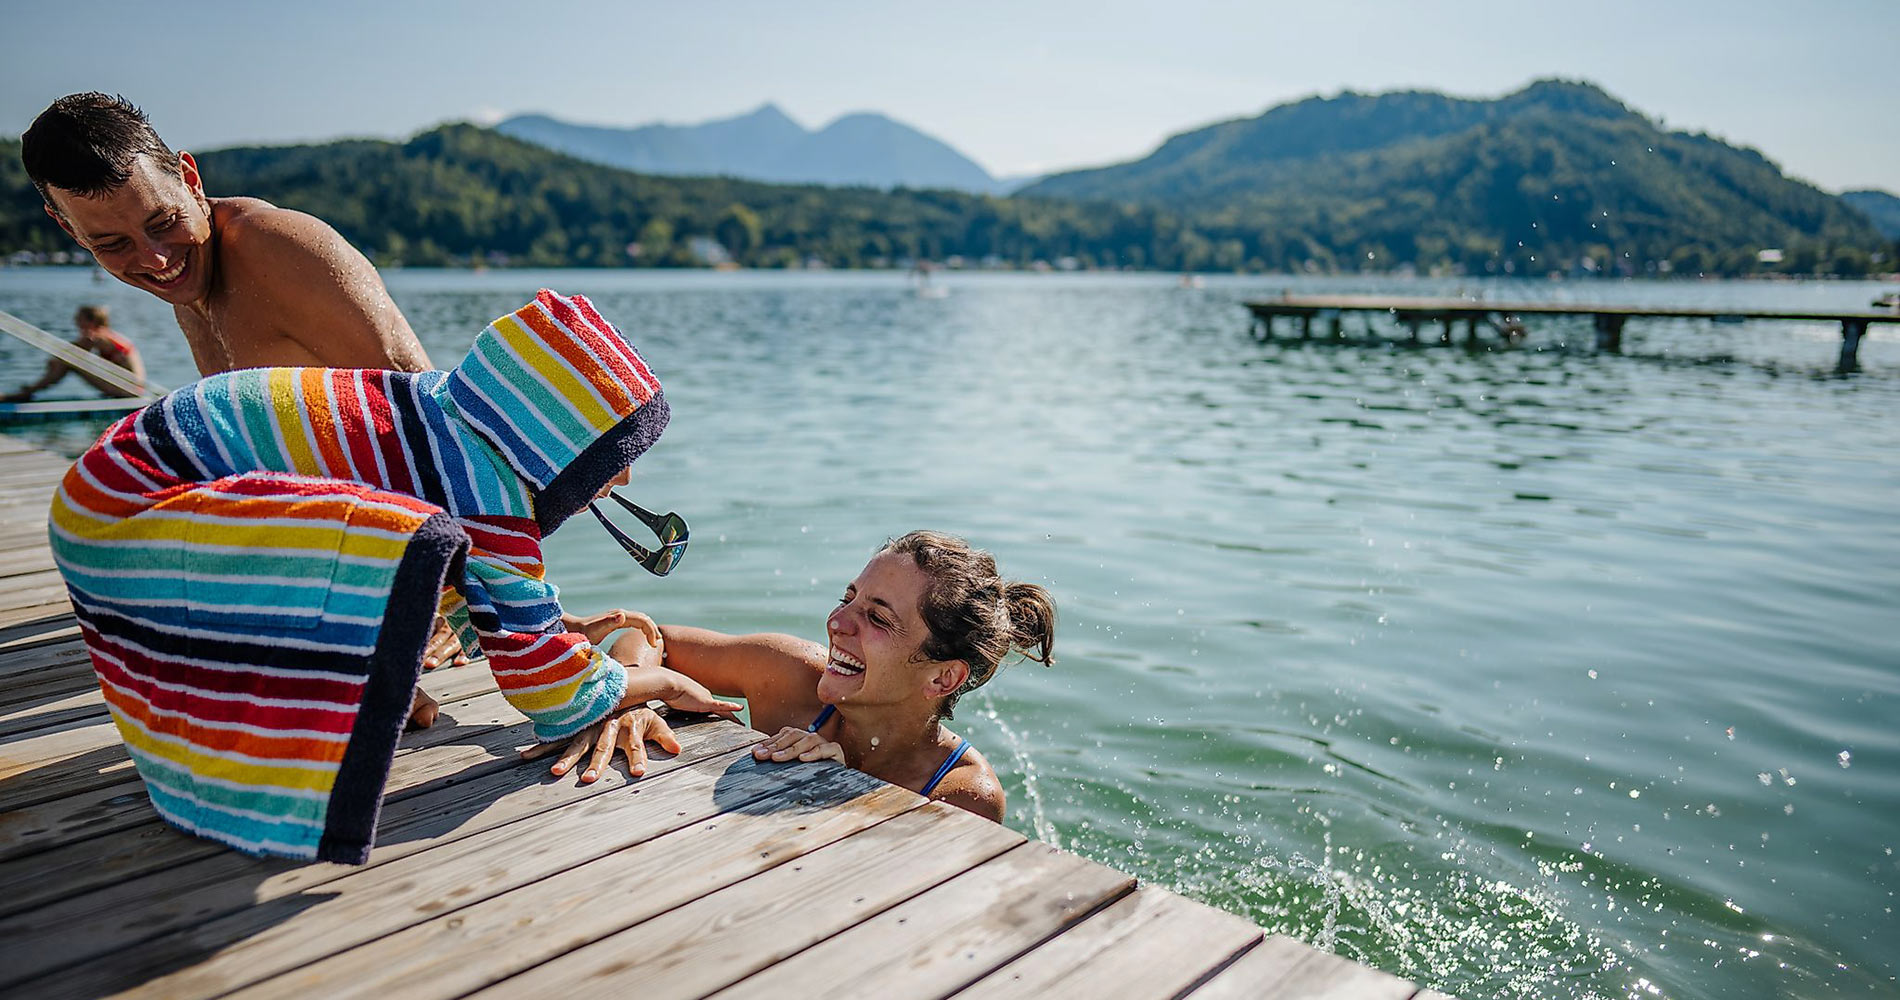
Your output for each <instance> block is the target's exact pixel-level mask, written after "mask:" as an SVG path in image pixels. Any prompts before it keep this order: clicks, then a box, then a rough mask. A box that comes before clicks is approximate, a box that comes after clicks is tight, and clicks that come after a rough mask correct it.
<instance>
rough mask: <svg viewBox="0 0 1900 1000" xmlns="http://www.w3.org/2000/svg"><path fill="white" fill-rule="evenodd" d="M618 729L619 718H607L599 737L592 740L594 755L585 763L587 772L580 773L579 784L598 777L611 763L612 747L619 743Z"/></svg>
mask: <svg viewBox="0 0 1900 1000" xmlns="http://www.w3.org/2000/svg"><path fill="white" fill-rule="evenodd" d="M620 728H621V727H620V717H619V716H617V715H610V716H608V717H607V721H606V724H605V725H604V727H603V728H602V729H601V730H600V735H599V737H598V738H596V739H595V740H594V754H593V756H592V757H590V758H589V759H588V761H587V770H585V771H583V772H581V784H583V785H585V784H587V783H589V782H591V781H593V780H594V779H596V778H598V777H600V774H601V772H602V771H603V770H605V769H606V767H607V765H608V764H611V763H613V759H614V746H615V745H616V744H617V743H618V742H619V739H618V738H619V736H620Z"/></svg>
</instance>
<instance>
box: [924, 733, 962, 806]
mask: <svg viewBox="0 0 1900 1000" xmlns="http://www.w3.org/2000/svg"><path fill="white" fill-rule="evenodd" d="M969 751H970V741H969V740H958V741H957V748H956V749H955V750H952V751H950V756H949V757H946V758H944V762H943V765H942V766H941V767H938V768H937V773H936V774H933V775H931V776H930V783H929V784H927V785H925V786H924V791H923V796H924V798H929V797H930V793H931V792H933V791H936V789H937V783H938V782H940V781H942V780H943V779H944V776H945V775H947V774H949V773H950V769H951V768H953V767H956V766H957V761H960V760H962V759H963V755H964V754H966V753H968V752H969Z"/></svg>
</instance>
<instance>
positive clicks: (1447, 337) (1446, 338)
mask: <svg viewBox="0 0 1900 1000" xmlns="http://www.w3.org/2000/svg"><path fill="white" fill-rule="evenodd" d="M1443 319H1444V323H1445V328H1444V329H1443V330H1441V331H1439V333H1438V342H1439V343H1441V344H1445V345H1448V346H1449V345H1450V344H1451V314H1450V313H1446V314H1445V315H1444V317H1443Z"/></svg>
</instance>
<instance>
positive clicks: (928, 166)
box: [494, 103, 1009, 194]
mask: <svg viewBox="0 0 1900 1000" xmlns="http://www.w3.org/2000/svg"><path fill="white" fill-rule="evenodd" d="M494 128H495V131H497V132H500V133H501V134H503V135H506V136H510V137H513V138H516V139H520V140H522V141H524V142H531V143H534V144H536V145H538V146H543V147H545V148H548V149H552V150H555V151H556V152H561V153H566V154H568V155H569V156H574V157H578V158H580V159H583V160H591V161H593V162H595V163H602V164H606V165H608V166H614V167H620V168H623V169H626V170H635V171H639V172H641V173H648V174H663V175H669V176H689V177H737V178H743V179H746V180H758V181H768V182H773V183H781V184H824V185H829V186H833V187H851V186H863V187H875V188H894V187H907V188H949V189H951V190H956V191H970V192H975V193H980V194H1001V193H1003V192H1004V191H1005V190H1006V189H1007V187H1008V186H1009V182H1006V181H998V180H997V179H996V178H994V177H991V176H990V174H989V172H988V171H986V170H984V169H983V168H982V167H981V166H979V165H978V164H977V163H976V162H975V161H974V160H971V159H970V158H969V157H967V156H964V155H963V154H962V153H960V152H958V151H957V150H956V149H954V148H952V147H951V146H950V145H949V144H948V143H946V142H943V141H942V140H940V139H936V138H934V137H932V136H930V135H927V134H925V133H923V132H921V131H919V130H917V129H915V128H912V127H910V126H909V125H905V124H904V123H902V122H899V121H895V120H893V119H891V118H887V117H885V116H884V115H880V114H874V113H870V112H860V113H857V114H849V115H845V116H843V117H841V118H838V119H837V120H836V121H833V122H831V123H830V124H829V125H826V126H825V127H824V128H822V129H819V130H817V131H815V132H814V131H810V130H808V129H806V128H805V127H804V126H802V125H800V124H798V123H797V122H796V121H793V120H792V118H791V117H790V116H789V115H787V114H785V112H784V111H782V110H780V109H779V107H778V106H777V105H775V104H769V103H768V104H765V105H762V106H761V107H759V108H757V109H755V110H753V111H750V112H747V113H746V114H742V115H737V116H734V117H731V118H721V119H716V120H713V121H707V122H701V123H699V124H696V125H664V124H654V125H641V126H637V127H632V128H616V127H611V126H600V125H577V124H574V123H571V122H566V121H562V120H560V119H557V118H553V117H551V116H548V115H539V114H536V115H516V116H514V117H512V118H509V119H507V120H505V121H503V122H501V123H499V124H497V125H496V126H495V127H494Z"/></svg>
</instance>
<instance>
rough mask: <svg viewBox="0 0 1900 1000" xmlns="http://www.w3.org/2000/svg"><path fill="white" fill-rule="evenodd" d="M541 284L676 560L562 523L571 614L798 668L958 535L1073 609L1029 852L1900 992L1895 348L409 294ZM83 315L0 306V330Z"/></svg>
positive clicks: (1849, 290) (1696, 972)
mask: <svg viewBox="0 0 1900 1000" xmlns="http://www.w3.org/2000/svg"><path fill="white" fill-rule="evenodd" d="M542 283H546V284H551V285H553V286H554V287H557V288H560V289H562V290H564V291H581V292H585V293H587V294H589V295H590V296H591V297H593V298H594V299H595V300H596V302H597V304H599V305H600V307H601V309H602V311H603V312H605V313H606V314H607V315H608V316H609V317H611V318H613V319H615V320H616V321H617V322H619V323H620V324H621V325H622V326H623V327H624V328H625V329H627V330H628V331H629V332H630V333H631V334H632V335H633V337H634V339H635V340H636V341H637V342H638V343H639V344H640V346H641V348H642V349H643V351H645V352H646V353H647V354H648V355H649V357H650V359H651V360H652V361H653V362H654V364H655V366H656V368H657V369H658V371H659V373H660V375H661V377H662V378H663V379H664V381H665V383H666V387H667V389H666V391H667V395H668V397H669V399H670V400H671V402H672V404H673V407H674V414H675V417H674V424H673V426H672V427H671V428H670V429H669V430H668V431H667V434H666V437H665V438H664V439H663V441H662V442H661V444H660V445H659V446H658V447H656V448H655V449H654V450H653V451H652V452H651V453H650V454H649V455H648V456H647V457H646V458H644V459H642V461H641V462H640V465H639V467H638V469H637V471H636V487H637V491H638V492H637V495H638V496H639V497H640V498H641V500H642V502H643V503H648V504H649V505H650V506H657V507H659V508H664V509H674V510H678V511H680V512H681V513H682V514H684V515H686V516H687V518H688V519H689V520H690V521H691V522H692V524H693V527H694V534H695V541H694V554H693V558H692V560H691V561H689V562H688V563H687V564H686V565H685V566H684V567H683V568H682V570H681V571H680V572H678V573H676V574H674V575H673V576H670V577H668V578H667V579H665V580H663V581H661V580H652V579H646V578H644V574H639V573H637V572H635V573H629V570H628V567H627V565H626V564H625V559H624V557H621V556H619V554H618V553H617V552H616V551H609V550H607V549H605V548H603V546H602V545H601V544H600V543H601V538H600V537H599V536H598V533H596V532H593V531H592V530H591V526H588V525H585V524H583V525H581V526H580V527H577V528H570V529H567V530H564V531H563V532H561V533H560V534H559V535H557V536H556V537H555V538H554V539H552V540H551V543H550V564H551V567H552V570H553V573H554V575H555V579H557V580H558V581H559V582H560V583H561V584H562V585H563V587H564V599H565V600H566V601H567V603H568V604H569V605H570V606H571V607H573V608H575V609H577V610H580V611H583V612H585V611H592V610H598V609H602V608H606V607H609V606H615V605H625V606H631V607H637V608H641V609H643V610H647V611H649V612H651V613H653V614H654V615H655V616H656V617H659V618H661V619H662V620H674V621H690V622H695V623H699V624H705V625H709V626H712V627H716V628H724V629H737V630H746V631H751V630H761V629H765V630H784V631H792V632H797V633H800V634H804V635H808V636H816V635H819V634H820V632H821V629H822V621H823V616H824V614H825V613H826V611H827V610H828V607H829V602H830V601H831V600H833V599H835V597H836V595H837V592H838V591H839V589H840V588H841V587H842V586H843V584H844V582H845V581H847V580H849V579H850V578H851V576H852V575H853V574H854V573H855V572H856V570H857V569H858V567H859V566H860V565H861V563H862V562H863V560H864V558H865V557H866V556H867V555H868V554H869V552H870V551H871V550H872V549H873V548H874V547H875V546H876V545H877V544H878V543H879V542H881V541H882V540H883V539H884V538H885V537H887V536H891V535H896V534H899V533H901V532H903V531H906V530H908V529H911V528H915V527H925V526H928V527H934V528H941V529H945V530H951V531H956V532H960V533H964V534H966V535H968V536H970V537H971V538H972V539H973V540H974V541H976V542H977V543H979V544H981V545H984V546H986V547H989V548H991V549H993V550H994V551H996V552H997V554H998V556H999V559H1000V560H1001V562H1002V565H1003V566H1004V568H1005V570H1006V571H1007V572H1010V573H1013V574H1018V575H1022V576H1026V577H1028V578H1030V579H1034V580H1039V581H1041V582H1044V583H1046V584H1048V585H1049V586H1050V587H1051V588H1052V589H1053V590H1054V592H1055V593H1056V595H1057V598H1058V600H1059V602H1060V604H1061V612H1062V623H1061V628H1060V634H1059V641H1058V651H1057V652H1058V658H1059V662H1058V663H1057V665H1056V666H1055V667H1054V668H1052V669H1046V670H1045V669H1043V668H1041V667H1038V666H1035V665H1028V666H1016V667H1012V668H1011V669H1009V670H1007V671H1005V672H1004V674H1003V675H1002V676H1001V677H1000V678H999V680H998V681H997V682H996V683H995V684H993V685H991V686H990V687H989V688H987V689H985V691H984V692H983V693H982V694H981V695H979V696H977V697H973V698H971V699H969V700H967V701H966V702H965V703H964V711H963V712H962V713H961V714H960V715H959V717H958V719H957V720H956V723H955V725H956V726H957V727H959V728H960V729H961V730H962V731H966V732H968V734H969V735H971V736H972V737H973V738H974V739H975V741H976V742H977V743H978V744H979V745H980V746H981V747H983V749H984V750H985V752H986V753H987V754H988V755H989V757H990V759H991V760H992V761H993V762H995V763H996V764H997V766H998V769H999V771H1001V772H1002V774H1003V776H1004V780H1005V782H1006V785H1007V787H1008V791H1009V795H1010V800H1011V823H1012V825H1013V826H1015V827H1017V828H1018V829H1021V830H1023V831H1025V832H1028V833H1031V834H1034V835H1036V836H1039V837H1042V838H1043V839H1045V840H1048V841H1050V842H1053V843H1059V844H1061V845H1062V846H1064V847H1066V848H1069V849H1071V850H1075V851H1079V852H1081V853H1083V854H1086V855H1088V856H1090V857H1093V858H1096V859H1098V860H1101V861H1104V862H1106V863H1109V864H1113V865H1115V866H1117V867H1120V868H1122V869H1124V870H1128V871H1132V872H1134V873H1135V874H1137V875H1139V876H1140V877H1142V878H1143V879H1145V880H1149V881H1153V882H1157V883H1160V884H1165V885H1169V886H1173V887H1175V888H1178V889H1180V890H1182V891H1184V892H1186V893H1188V894H1190V895H1193V896H1195V897H1196V898H1200V899H1203V900H1206V901H1208V902H1210V903H1213V904H1214V905H1217V906H1221V907H1224V908H1227V909H1230V910H1233V911H1235V912H1239V913H1243V914H1245V915H1247V916H1249V917H1250V918H1252V919H1254V920H1255V921H1257V922H1259V923H1261V924H1262V925H1264V926H1267V927H1268V928H1270V929H1273V930H1276V931H1282V932H1286V933H1291V934H1294V935H1297V936H1300V937H1303V938H1306V939H1308V940H1311V941H1316V942H1318V943H1320V944H1321V945H1322V946H1324V947H1328V948H1331V949H1334V950H1336V951H1339V952H1341V953H1342V954H1346V955H1349V956H1352V957H1354V958H1358V959H1361V960H1364V961H1366V962H1368V963H1370V964H1372V965H1375V966H1378V967H1380V968H1384V969H1388V970H1390V971H1393V972H1396V973H1399V974H1401V975H1405V976H1408V977H1413V978H1417V979H1419V980H1421V981H1424V982H1427V983H1430V984H1432V985H1434V986H1438V987H1440V988H1443V989H1446V990H1447V991H1449V992H1453V993H1456V994H1461V995H1465V996H1472V997H1478V996H1500V995H1501V996H1518V995H1525V996H1552V997H1592V996H1603V997H1623V996H1638V997H1649V996H1663V997H1705V996H1706V997H1714V996H1753V995H1774V994H1781V995H1793V996H1828V995H1837V994H1850V995H1867V994H1874V995H1894V994H1895V993H1896V985H1895V980H1894V978H1893V977H1894V976H1895V975H1896V966H1895V957H1894V952H1893V949H1892V942H1893V941H1895V940H1900V921H1896V919H1895V917H1894V915H1893V912H1892V907H1893V906H1894V893H1895V891H1896V888H1897V886H1900V867H1896V866H1897V865H1900V861H1897V860H1896V859H1895V857H1894V856H1893V849H1894V847H1895V846H1900V845H1896V844H1895V835H1894V828H1893V824H1892V817H1893V816H1894V815H1896V814H1900V813H1897V812H1896V811H1897V810H1900V736H1896V735H1895V734H1894V731H1893V726H1892V720H1893V719H1894V718H1896V717H1900V713H1897V712H1896V708H1897V707H1900V676H1897V671H1896V667H1897V666H1900V641H1897V640H1900V628H1897V627H1896V626H1895V625H1894V624H1893V622H1894V620H1895V616H1894V609H1895V608H1896V607H1900V572H1897V571H1896V567H1900V523H1897V522H1896V518H1895V517H1894V512H1893V506H1892V505H1893V499H1892V498H1893V497H1894V496H1895V495H1896V487H1897V486H1900V460H1897V459H1896V457H1895V456H1896V455H1900V449H1897V448H1896V446H1900V420H1897V419H1896V418H1897V417H1900V347H1897V346H1896V345H1897V344H1900V337H1897V336H1896V334H1895V333H1894V332H1892V331H1891V329H1886V330H1880V331H1877V332H1876V333H1875V334H1874V335H1873V336H1872V337H1871V338H1870V339H1869V341H1868V342H1867V343H1866V344H1865V345H1864V346H1863V347H1862V355H1861V359H1862V364H1863V367H1864V370H1863V371H1862V372H1861V373H1858V374H1855V375H1852V376H1848V377H1836V376H1835V375H1834V374H1833V373H1832V369H1833V364H1834V361H1835V356H1836V354H1837V352H1838V331H1837V330H1833V329H1831V328H1828V327H1827V326H1826V325H1825V324H1813V325H1803V324H1742V325H1739V326H1712V325H1710V324H1706V323H1701V324H1698V323H1690V322H1651V323H1644V322H1632V323H1631V324H1630V326H1629V327H1628V328H1627V329H1626V331H1625V337H1624V343H1625V349H1626V355H1625V356H1622V357H1600V356H1597V355H1596V354H1595V353H1594V351H1592V350H1591V349H1590V348H1589V347H1588V345H1589V344H1590V343H1592V341H1593V337H1592V335H1591V332H1590V329H1589V322H1588V320H1587V319H1581V320H1578V321H1575V322H1574V323H1571V324H1570V325H1568V326H1566V325H1564V323H1562V322H1557V323H1552V324H1549V325H1547V326H1538V325H1535V324H1534V325H1533V331H1532V333H1531V336H1530V338H1529V340H1528V341H1527V342H1526V343H1525V345H1523V346H1521V347H1519V348H1517V349H1512V350H1495V351H1482V350H1481V351H1477V352H1472V351H1467V350H1465V349H1463V348H1450V349H1445V348H1436V347H1431V348H1415V347H1411V346H1408V345H1405V344H1394V343H1387V342H1385V341H1383V340H1376V341H1369V342H1361V343H1348V344H1344V345H1332V344H1301V343H1299V342H1297V341H1273V342H1267V343H1261V342H1257V341H1255V340H1254V339H1253V338H1252V337H1250V336H1249V335H1248V333H1247V325H1248V324H1247V317H1246V314H1245V313H1244V311H1243V310H1241V308H1240V307H1239V305H1238V303H1239V301H1240V300H1242V299H1243V298H1246V297H1250V296H1267V295H1275V294H1278V292H1279V291H1280V290H1281V289H1282V288H1284V287H1291V288H1293V289H1294V290H1295V291H1318V290H1334V291H1342V292H1381V291H1395V290H1396V291H1404V292H1408V293H1418V294H1428V293H1434V292H1453V291H1456V290H1457V286H1455V285H1453V284H1451V283H1445V284H1442V285H1434V284H1431V283H1427V282H1416V283H1410V284H1403V285H1395V284H1390V283H1387V284H1381V283H1380V282H1378V281H1376V280H1370V279H1369V280H1366V281H1356V280H1335V281H1331V282H1315V281H1292V280H1289V279H1271V278H1262V279H1244V280H1243V279H1215V280H1210V281H1209V282H1208V287H1207V288H1206V289H1205V290H1203V291H1198V292H1197V291H1190V290H1182V289H1180V288H1178V287H1177V286H1176V283H1175V282H1174V281H1173V280H1172V279H1170V278H1166V277H1163V276H1154V277H1148V276H1127V277H1118V276H1075V277H1059V276H1041V277H1032V276H959V275H951V276H949V277H948V278H947V279H945V281H944V282H943V284H944V285H945V286H946V287H948V288H949V289H950V290H951V294H950V295H949V296H948V297H946V298H941V299H919V298H918V297H916V296H915V295H914V294H911V291H910V289H909V287H908V285H906V284H905V283H904V282H903V281H902V276H901V275H851V274H838V275H819V276H814V275H749V274H741V275H710V274H681V275H664V274H626V273H611V272H564V273H557V274H549V275H537V274H527V273H515V272H490V273H488V274H485V275H468V274H444V273H427V272H402V273H397V274H394V275H392V276H391V288H392V292H393V293H394V295H395V297H396V299H397V301H398V302H399V303H400V304H401V305H402V306H403V308H404V310H405V312H406V313H407V314H408V315H409V317H410V319H411V322H412V323H413V324H414V325H415V327H416V328H417V330H418V331H419V332H420V333H421V335H422V336H423V338H424V341H425V344H426V346H427V347H428V349H429V350H430V352H431V354H432V355H433V356H434V357H435V359H436V360H437V361H438V362H439V363H447V362H450V361H452V360H453V359H455V358H456V357H458V356H459V354H460V352H461V350H462V348H463V347H465V346H466V344H467V342H468V341H469V339H471V338H472V336H473V334H474V332H475V330H476V329H477V328H479V326H480V325H481V324H482V323H484V322H486V321H487V320H488V319H489V318H491V317H493V316H495V315H498V314H500V313H502V312H505V311H507V310H509V309H512V308H513V307H515V306H517V305H519V303H520V302H521V301H523V300H524V299H525V297H526V296H527V295H528V294H531V293H532V292H533V290H534V289H535V287H537V286H538V285H539V284H542ZM1502 287H1505V286H1494V287H1493V288H1492V292H1493V294H1498V295H1503V294H1504V292H1501V291H1498V289H1499V288H1502ZM97 289H98V286H85V285H83V284H79V283H74V286H73V287H71V288H66V287H63V286H61V285H60V284H59V280H58V279H57V278H56V277H45V276H39V275H32V276H22V275H21V274H19V273H5V274H0V297H4V298H5V299H6V302H7V304H5V305H0V308H7V309H8V310H9V311H13V312H16V313H20V314H21V315H23V316H25V317H26V318H28V319H30V320H36V321H39V322H42V323H48V322H50V323H52V324H54V325H55V326H57V325H58V323H60V322H63V318H64V317H66V316H70V315H71V312H72V309H73V306H74V305H75V304H76V302H77V301H79V300H83V298H84V297H86V296H93V295H96V294H97ZM127 292H128V294H129V295H134V296H135V295H137V293H134V292H131V291H130V290H127ZM1508 292H1509V295H1510V297H1515V298H1523V297H1529V296H1532V295H1544V296H1566V295H1567V296H1572V297H1577V298H1582V297H1596V298H1597V299H1598V300H1599V301H1605V302H1620V303H1629V302H1676V303H1680V304H1686V305H1701V304H1705V303H1727V304H1728V305H1729V307H1731V308H1742V307H1746V306H1757V307H1780V308H1806V307H1823V306H1831V307H1839V308H1858V307H1860V306H1863V305H1864V304H1865V302H1866V301H1867V300H1869V299H1871V298H1872V297H1873V286H1868V285H1851V284H1846V283H1822V284H1814V285H1763V284H1721V283H1695V284H1687V283H1685V284H1672V285H1638V284H1617V283H1605V284H1591V285H1558V286H1545V285H1526V286H1518V287H1509V288H1508ZM135 302H136V300H135V299H127V300H126V301H124V302H120V301H114V303H113V305H114V308H115V310H117V309H126V308H128V306H130V307H132V308H133V309H136V308H138V307H137V306H135V305H133V303H135ZM160 308H161V309H162V307H160ZM115 315H116V314H115ZM127 316H128V322H127V324H126V326H127V328H128V329H130V330H131V331H132V332H133V333H134V334H135V335H143V336H142V338H141V339H142V341H143V342H144V343H147V344H150V345H153V347H154V348H156V346H157V345H158V344H159V343H173V344H176V341H175V340H169V341H167V340H165V339H164V338H165V337H168V336H170V335H169V334H160V333H159V332H158V331H160V330H163V329H166V327H167V326H168V324H169V317H168V316H165V315H163V314H162V312H159V311H157V310H150V309H148V310H147V311H146V312H145V313H138V312H128V313H127ZM133 316H136V317H137V322H133V321H132V317H133ZM161 353H162V352H161V351H159V350H156V349H151V350H148V354H150V355H155V356H156V355H159V354H161ZM5 357H8V356H7V355H5V354H3V353H0V358H5ZM180 357H182V354H180V355H178V356H173V357H169V358H157V357H155V358H154V377H156V378H159V379H160V380H161V381H166V380H169V381H174V382H177V381H183V379H182V378H180V377H179V376H178V374H177V373H175V372H173V373H170V377H169V379H168V378H167V374H168V372H167V370H166V369H164V368H161V367H160V365H163V364H170V365H172V366H173V367H174V368H175V367H176V366H177V365H178V364H180V363H181V362H180V361H179V358H180ZM182 363H183V364H185V366H186V371H187V372H188V361H186V362H182ZM11 365H12V363H11V362H9V370H12V367H11ZM65 443H66V444H68V445H72V442H71V441H70V440H67V441H65ZM72 446H73V447H76V446H77V445H72Z"/></svg>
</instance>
